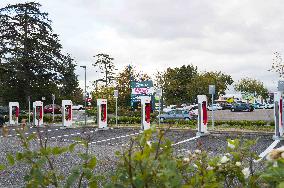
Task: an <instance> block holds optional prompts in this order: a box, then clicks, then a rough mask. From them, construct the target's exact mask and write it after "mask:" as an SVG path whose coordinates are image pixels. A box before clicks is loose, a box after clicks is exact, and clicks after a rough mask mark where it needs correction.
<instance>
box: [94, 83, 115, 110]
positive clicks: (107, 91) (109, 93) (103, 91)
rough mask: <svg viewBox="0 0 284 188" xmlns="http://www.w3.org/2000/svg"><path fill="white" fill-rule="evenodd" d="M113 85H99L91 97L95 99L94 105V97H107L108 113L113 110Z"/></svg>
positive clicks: (95, 103)
mask: <svg viewBox="0 0 284 188" xmlns="http://www.w3.org/2000/svg"><path fill="white" fill-rule="evenodd" d="M114 89H115V88H114V87H104V86H102V87H100V88H98V89H96V90H95V91H93V92H92V98H93V99H95V100H94V101H93V104H94V106H96V105H97V100H96V99H107V108H108V112H109V113H114V112H115V98H114V97H113V94H114Z"/></svg>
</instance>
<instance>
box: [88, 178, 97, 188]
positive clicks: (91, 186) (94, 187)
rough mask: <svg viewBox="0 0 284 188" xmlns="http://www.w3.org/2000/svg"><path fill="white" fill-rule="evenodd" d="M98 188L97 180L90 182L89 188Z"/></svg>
mask: <svg viewBox="0 0 284 188" xmlns="http://www.w3.org/2000/svg"><path fill="white" fill-rule="evenodd" d="M97 187H98V182H97V180H93V181H90V182H89V188H97Z"/></svg>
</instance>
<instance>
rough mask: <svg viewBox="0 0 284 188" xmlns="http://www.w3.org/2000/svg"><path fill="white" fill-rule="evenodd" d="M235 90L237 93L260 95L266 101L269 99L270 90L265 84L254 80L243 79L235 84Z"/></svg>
mask: <svg viewBox="0 0 284 188" xmlns="http://www.w3.org/2000/svg"><path fill="white" fill-rule="evenodd" d="M234 88H235V90H236V91H240V92H246V93H250V94H254V95H259V96H261V97H262V98H264V99H265V98H267V97H268V90H267V88H266V87H265V86H264V84H263V82H261V81H259V80H256V79H253V78H242V79H241V80H239V81H238V82H237V83H236V84H235V86H234Z"/></svg>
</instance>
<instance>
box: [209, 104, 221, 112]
mask: <svg viewBox="0 0 284 188" xmlns="http://www.w3.org/2000/svg"><path fill="white" fill-rule="evenodd" d="M207 110H209V111H212V110H214V111H216V110H222V106H220V104H213V107H212V106H208V107H207Z"/></svg>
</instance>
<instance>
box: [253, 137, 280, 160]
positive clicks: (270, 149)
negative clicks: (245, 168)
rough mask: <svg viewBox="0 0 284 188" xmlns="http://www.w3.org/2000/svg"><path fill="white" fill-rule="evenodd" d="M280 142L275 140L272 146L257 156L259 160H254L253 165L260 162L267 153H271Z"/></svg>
mask: <svg viewBox="0 0 284 188" xmlns="http://www.w3.org/2000/svg"><path fill="white" fill-rule="evenodd" d="M279 142H280V140H275V141H274V142H272V144H270V146H268V147H267V148H266V149H265V150H264V151H263V152H262V153H261V154H259V158H260V159H258V160H254V162H255V163H257V162H259V161H261V160H262V159H263V158H264V157H265V156H266V155H267V154H268V153H269V152H271V151H272V150H273V149H274V148H275V147H276V146H277V144H278V143H279Z"/></svg>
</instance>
